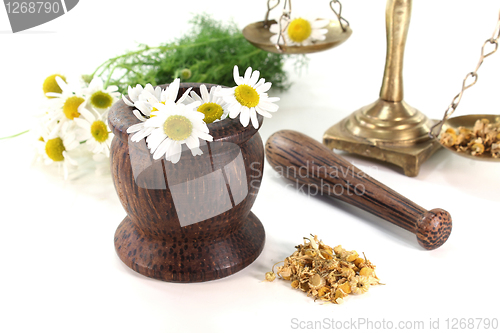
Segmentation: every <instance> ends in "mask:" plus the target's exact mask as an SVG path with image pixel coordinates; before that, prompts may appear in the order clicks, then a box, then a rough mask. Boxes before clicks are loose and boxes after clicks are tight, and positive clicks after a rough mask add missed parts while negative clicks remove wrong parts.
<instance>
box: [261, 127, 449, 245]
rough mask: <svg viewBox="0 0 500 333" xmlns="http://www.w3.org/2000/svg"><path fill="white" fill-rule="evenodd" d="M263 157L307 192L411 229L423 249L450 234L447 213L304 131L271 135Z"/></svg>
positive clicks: (441, 241)
mask: <svg viewBox="0 0 500 333" xmlns="http://www.w3.org/2000/svg"><path fill="white" fill-rule="evenodd" d="M266 157H267V161H268V162H269V164H271V166H272V167H273V168H274V169H275V170H276V171H278V172H279V173H280V174H281V175H282V176H284V177H286V178H288V179H290V180H292V181H294V182H296V183H297V184H300V185H301V186H306V187H307V188H308V189H309V190H310V193H312V192H313V191H314V193H318V194H324V195H328V196H330V197H332V198H337V199H340V200H343V201H345V202H347V203H349V204H351V205H354V206H356V207H359V208H361V209H363V210H366V211H367V212H370V213H372V214H374V215H377V216H379V217H381V218H383V219H384V220H386V221H389V222H391V223H393V224H395V225H397V226H400V227H401V228H404V229H406V230H408V231H410V232H412V233H414V234H415V235H416V236H417V239H418V242H419V244H420V245H422V246H423V247H424V248H426V249H427V250H433V249H436V248H438V247H440V246H441V245H443V244H444V242H446V240H447V239H448V237H449V236H450V233H451V216H450V214H449V213H448V212H447V211H445V210H443V209H440V208H436V209H432V210H430V211H427V210H425V209H423V208H422V207H420V206H418V205H416V204H415V203H413V202H412V201H410V200H408V199H407V198H405V197H403V196H402V195H401V194H399V193H397V192H396V191H394V190H392V189H390V188H388V187H387V186H385V185H384V184H382V183H380V182H378V181H377V180H375V179H373V178H371V177H370V176H368V175H366V174H365V173H364V172H363V171H361V170H359V169H358V168H356V167H355V166H353V165H352V164H351V163H349V162H348V161H346V160H345V159H344V158H342V157H340V156H338V155H337V154H335V153H334V152H333V151H331V150H329V149H328V148H327V147H325V146H323V145H322V144H321V143H319V142H317V141H316V140H314V139H312V138H310V137H308V136H306V135H304V134H301V133H299V132H296V131H290V130H283V131H279V132H276V133H274V134H273V135H271V137H269V139H268V140H267V142H266Z"/></svg>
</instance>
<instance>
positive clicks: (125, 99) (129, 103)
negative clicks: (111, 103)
mask: <svg viewBox="0 0 500 333" xmlns="http://www.w3.org/2000/svg"><path fill="white" fill-rule="evenodd" d="M122 100H123V102H125V104H127V105H128V106H134V103H132V102H130V101H129V99H128V98H126V97H125V95H122Z"/></svg>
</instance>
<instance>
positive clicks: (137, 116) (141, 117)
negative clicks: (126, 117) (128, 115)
mask: <svg viewBox="0 0 500 333" xmlns="http://www.w3.org/2000/svg"><path fill="white" fill-rule="evenodd" d="M132 113H133V114H134V116H135V117H136V118H137V119H139V120H140V121H146V120H148V118H145V117H144V116H143V115H142V114H141V113H140V112H139V110H134V111H132Z"/></svg>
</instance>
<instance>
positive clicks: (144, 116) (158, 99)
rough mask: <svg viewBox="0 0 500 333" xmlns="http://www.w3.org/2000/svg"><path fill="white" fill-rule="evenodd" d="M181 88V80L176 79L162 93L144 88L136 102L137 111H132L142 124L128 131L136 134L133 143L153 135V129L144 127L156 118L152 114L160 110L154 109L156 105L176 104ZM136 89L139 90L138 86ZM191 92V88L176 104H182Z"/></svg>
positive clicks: (133, 126)
mask: <svg viewBox="0 0 500 333" xmlns="http://www.w3.org/2000/svg"><path fill="white" fill-rule="evenodd" d="M179 87H180V79H175V80H174V81H173V82H172V83H171V84H170V85H169V86H168V87H167V88H166V89H165V90H161V88H160V91H158V88H157V89H154V91H151V89H150V88H147V85H146V88H144V89H143V90H142V91H141V92H140V94H139V95H138V96H137V99H136V101H135V102H134V106H135V107H136V109H135V110H134V111H132V112H133V113H134V115H135V116H136V117H137V119H139V120H140V121H141V122H140V123H138V124H135V125H132V126H130V127H129V128H128V129H127V133H136V134H134V136H132V141H140V140H141V139H142V138H144V137H146V136H148V135H149V134H151V131H152V129H151V128H146V127H144V122H145V121H146V120H148V119H149V118H150V117H151V116H154V115H152V114H151V113H152V112H154V111H157V110H158V109H156V108H155V107H154V105H155V104H159V103H160V104H165V103H166V102H167V101H171V102H175V99H176V98H177V95H178V94H179ZM151 88H152V86H151ZM135 89H137V86H136V88H135ZM190 90H191V88H189V89H188V90H187V91H186V92H185V93H184V94H183V95H182V96H181V98H179V100H178V101H177V102H176V103H177V104H180V103H182V102H183V101H184V100H185V99H186V97H187V96H188V94H189V92H190ZM135 93H136V92H134V94H135ZM127 105H128V104H127ZM138 138H140V139H138Z"/></svg>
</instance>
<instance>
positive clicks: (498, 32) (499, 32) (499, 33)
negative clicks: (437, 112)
mask: <svg viewBox="0 0 500 333" xmlns="http://www.w3.org/2000/svg"><path fill="white" fill-rule="evenodd" d="M499 39H500V12H499V13H498V21H497V24H496V27H495V30H494V31H493V35H492V36H491V38H490V39H487V40H486V41H485V42H484V44H483V47H482V48H481V57H480V58H479V61H478V63H477V66H476V69H475V70H474V71H473V72H470V73H468V74H467V75H466V76H465V79H464V81H463V83H462V90H461V91H460V93H459V94H458V95H456V96H455V98H453V100H452V101H451V104H450V105H449V106H448V109H446V111H445V113H444V116H443V119H442V120H441V121H439V122H438V123H436V124H435V125H434V126H432V127H431V130H430V131H429V137H430V138H431V139H435V138H436V137H437V136H439V133H441V130H442V128H443V125H444V122H445V121H446V120H447V119H448V118H449V117H450V116H451V115H452V114H453V112H455V110H456V109H457V107H458V105H459V104H460V101H461V100H462V96H463V95H464V92H465V91H466V90H467V89H469V88H470V87H472V86H473V85H475V84H476V82H477V79H478V74H477V72H478V70H479V68H481V65H482V64H483V61H484V59H486V58H487V57H489V56H490V55H492V54H493V53H495V52H496V51H497V50H498V40H499ZM489 44H491V45H494V46H495V48H494V49H493V50H492V51H490V52H488V53H486V54H485V51H486V46H487V45H489ZM438 126H439V130H438V131H437V134H435V133H434V129H435V128H436V127H438Z"/></svg>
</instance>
